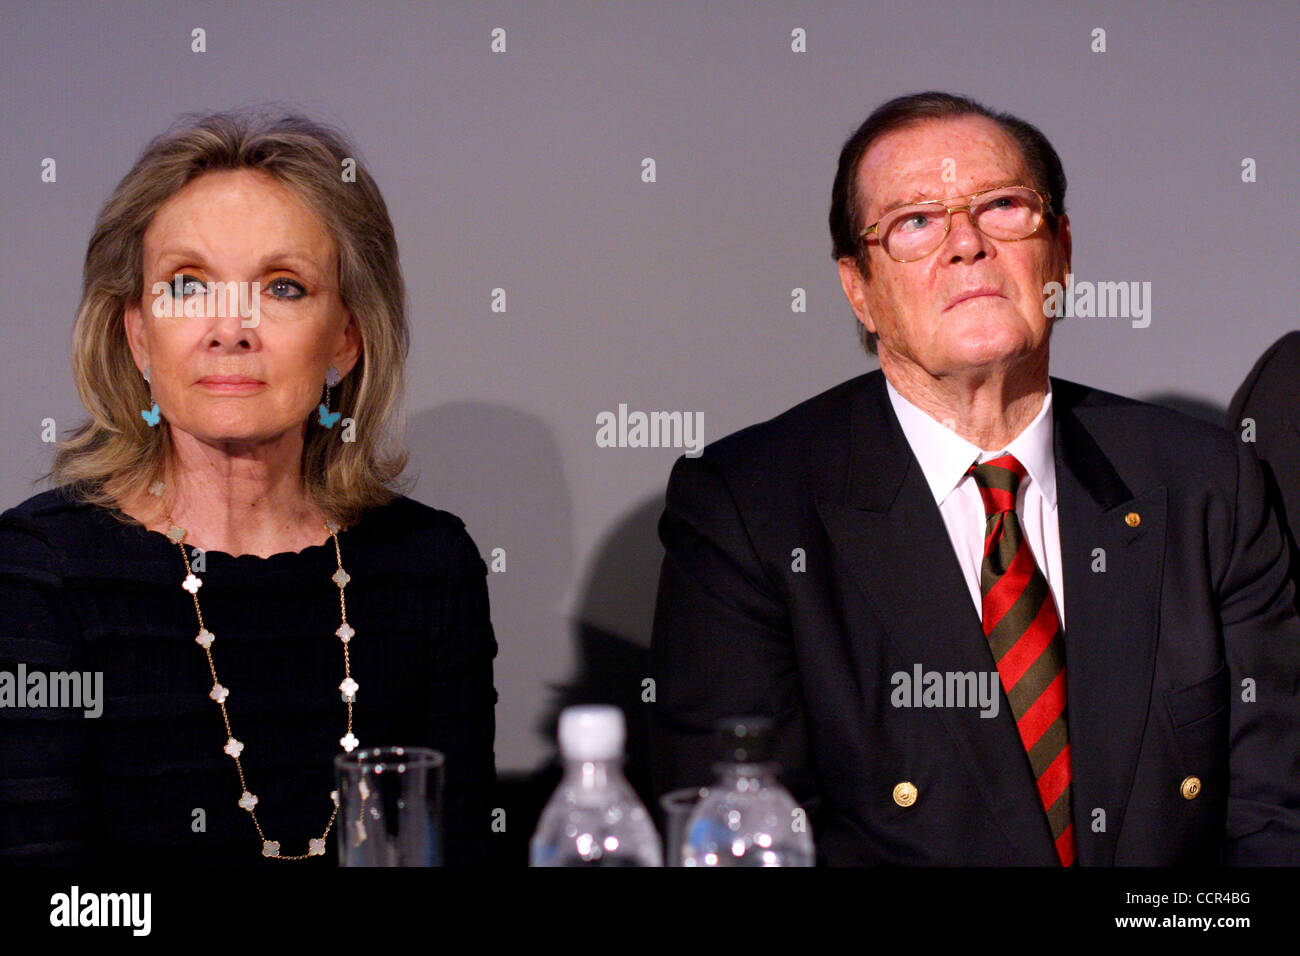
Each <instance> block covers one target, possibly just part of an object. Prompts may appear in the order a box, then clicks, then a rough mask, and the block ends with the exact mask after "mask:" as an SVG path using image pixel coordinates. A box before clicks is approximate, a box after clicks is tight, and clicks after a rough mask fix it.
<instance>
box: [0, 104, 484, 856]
mask: <svg viewBox="0 0 1300 956" xmlns="http://www.w3.org/2000/svg"><path fill="white" fill-rule="evenodd" d="M355 156H356V154H355V152H354V151H353V150H352V149H351V148H350V147H349V146H348V145H347V144H346V143H345V142H344V141H343V140H342V138H341V137H340V136H339V135H338V134H337V133H335V132H333V131H332V130H330V129H328V128H325V127H322V126H320V125H317V124H315V123H312V122H309V121H307V120H304V119H302V118H300V117H294V116H281V117H276V116H271V115H268V114H264V113H256V112H253V113H248V112H245V113H237V114H217V115H212V116H207V117H204V118H202V119H200V120H198V121H197V122H192V123H190V124H188V125H185V126H184V127H183V128H181V129H179V130H177V131H173V132H171V133H169V134H167V135H164V136H162V137H160V138H158V139H156V140H155V141H154V142H153V143H151V144H150V145H149V146H148V148H147V149H146V150H145V152H144V154H143V155H142V156H141V158H140V160H139V161H138V162H137V163H136V164H135V167H134V168H133V169H132V170H131V171H130V172H129V173H128V174H127V176H126V178H125V179H123V180H122V182H121V183H120V184H119V185H118V187H117V189H116V191H115V192H114V193H113V195H112V197H111V198H110V199H109V201H108V203H107V204H106V205H105V207H104V209H103V211H102V212H101V213H100V215H99V218H98V221H97V222H96V224H95V230H94V234H93V236H92V237H91V240H90V247H89V250H88V252H87V254H86V263H85V275H84V291H83V296H82V301H81V306H80V310H79V313H78V316H77V321H76V327H75V330H74V333H73V338H74V346H73V367H74V373H75V379H76V384H77V389H78V392H79V393H80V395H81V399H82V401H83V403H84V404H85V406H86V408H87V410H88V411H89V414H90V418H89V420H88V421H87V422H86V423H85V424H83V425H82V426H81V427H80V428H79V429H77V430H76V431H75V432H74V433H73V435H72V437H71V438H70V439H69V440H67V441H65V442H63V443H62V444H61V445H60V447H59V450H58V452H57V455H56V458H55V461H54V464H53V468H52V470H51V472H50V476H52V477H53V479H54V484H55V485H56V487H55V488H54V489H53V490H51V491H47V492H45V493H43V494H39V495H36V496H35V497H33V498H30V499H28V500H27V501H25V502H23V503H22V504H20V505H18V506H17V507H15V508H12V509H10V510H9V511H7V512H5V513H4V515H3V516H0V611H3V613H2V614H0V673H4V672H8V674H9V675H11V681H12V679H14V678H16V677H17V676H18V675H22V676H24V677H25V680H26V683H27V687H25V688H22V689H21V691H20V692H22V691H28V690H33V691H34V689H35V686H36V684H39V683H41V682H42V681H44V682H45V686H46V687H47V688H50V687H53V686H54V685H53V682H54V681H55V680H58V679H59V678H57V677H56V675H60V674H62V675H71V674H72V673H74V672H75V673H78V674H81V675H82V677H83V679H84V682H83V686H82V690H83V693H82V696H83V697H84V696H86V693H87V688H91V687H93V686H94V682H95V680H96V679H97V677H95V676H94V675H98V674H102V699H101V700H100V701H98V702H97V703H95V704H93V706H91V705H86V704H85V702H84V701H81V702H79V704H78V706H73V707H67V706H64V707H55V708H50V707H48V706H45V707H42V706H38V705H39V704H42V703H43V704H47V705H48V704H60V703H62V704H66V703H68V701H66V700H56V699H54V697H53V696H50V697H48V698H43V699H42V700H39V701H38V700H37V696H36V694H35V693H31V694H27V696H26V698H25V699H24V700H23V701H22V703H23V704H25V706H15V701H12V700H11V701H10V702H9V706H6V707H4V708H0V862H16V861H25V860H29V861H36V862H42V863H45V862H86V863H94V862H110V861H111V862H115V863H116V862H123V861H129V862H161V863H166V862H176V863H236V864H238V863H255V862H271V861H272V860H305V861H309V862H310V863H313V864H320V863H322V862H325V863H333V862H334V861H335V860H336V859H337V856H336V852H335V847H334V845H333V843H332V840H331V837H330V834H331V832H332V831H333V832H335V833H337V832H338V830H339V826H336V822H337V821H336V819H335V817H336V809H335V800H334V798H333V797H332V794H331V791H333V789H334V783H333V779H334V778H333V772H334V771H333V763H332V760H333V758H334V757H335V755H336V754H338V753H340V752H341V751H344V750H346V751H351V750H353V749H354V748H355V747H357V746H361V747H363V748H364V747H367V746H384V745H407V746H430V747H434V748H436V749H438V750H440V751H442V752H443V753H444V754H445V755H446V764H445V788H444V794H445V799H444V806H443V823H444V832H445V834H446V838H445V842H444V859H445V862H447V863H448V864H451V865H457V864H467V863H475V862H478V861H481V860H482V858H483V853H484V845H485V843H486V841H487V839H488V837H489V834H490V825H491V817H490V809H489V792H490V789H491V787H492V785H493V782H494V773H495V772H494V764H493V750H492V746H493V729H494V715H493V708H494V704H495V701H496V693H495V691H494V689H493V684H492V660H493V658H494V656H495V654H496V642H495V639H494V636H493V631H492V625H491V623H490V620H489V616H488V596H487V584H486V571H487V569H486V567H485V565H484V563H483V561H482V560H481V558H480V557H479V553H478V550H477V548H476V547H475V545H474V542H473V541H472V540H471V539H470V537H469V535H468V534H467V532H466V530H465V527H464V525H463V523H462V522H461V521H460V520H459V519H458V518H456V517H455V516H453V515H451V514H448V513H447V512H445V511H438V510H435V509H433V508H430V507H428V506H426V505H423V504H420V503H418V502H416V501H413V500H412V499H410V498H408V497H404V496H403V495H402V494H401V493H400V491H399V490H395V489H394V486H395V485H396V484H397V483H398V479H399V476H400V475H401V472H402V470H403V468H404V466H405V464H406V455H405V453H404V452H402V451H401V448H400V444H398V443H397V442H396V441H395V440H394V438H393V431H392V430H393V428H394V425H395V423H400V418H398V409H399V408H400V403H401V398H402V381H403V364H404V361H405V358H406V352H407V347H408V340H409V330H408V326H407V321H406V317H405V299H404V288H403V281H402V276H401V272H400V269H399V266H398V252H397V244H396V240H395V238H394V234H393V226H392V223H391V221H390V220H389V217H388V211H387V208H386V207H385V204H384V201H383V198H382V197H381V195H380V193H379V189H378V187H377V186H376V184H375V182H374V180H373V179H372V178H371V177H370V175H369V174H368V173H367V172H366V170H365V169H364V168H363V167H362V166H361V165H360V164H359V163H357V162H356V161H355ZM223 292H224V293H225V298H224V301H223V300H222V293H223ZM33 675H36V676H33ZM63 680H64V682H65V683H64V688H65V689H66V688H67V687H68V686H71V685H70V684H69V683H68V681H70V680H71V678H70V677H64V678H63ZM10 689H11V691H12V690H13V689H14V688H13V687H12V684H11V688H10ZM0 690H2V688H0ZM92 693H93V692H92ZM95 709H99V710H100V713H99V714H98V715H96V714H95V713H94V710H95ZM268 858H269V859H268Z"/></svg>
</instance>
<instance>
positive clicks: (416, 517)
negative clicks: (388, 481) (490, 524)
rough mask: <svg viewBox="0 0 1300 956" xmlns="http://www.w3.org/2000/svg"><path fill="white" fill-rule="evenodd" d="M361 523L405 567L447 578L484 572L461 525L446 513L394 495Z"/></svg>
mask: <svg viewBox="0 0 1300 956" xmlns="http://www.w3.org/2000/svg"><path fill="white" fill-rule="evenodd" d="M361 523H362V524H363V525H367V526H369V528H370V530H371V531H372V532H373V533H375V534H376V535H377V536H378V537H379V538H380V539H381V540H382V541H383V542H384V544H385V545H386V546H387V548H388V549H391V551H392V552H393V553H394V555H395V556H396V557H397V558H398V559H399V560H402V561H403V563H404V564H405V566H407V567H411V568H415V567H418V568H420V569H421V570H422V571H424V572H426V573H435V574H439V575H446V576H449V577H459V576H461V575H465V574H485V573H486V572H487V566H486V565H485V564H484V562H483V559H482V557H481V556H480V554H479V550H478V546H477V545H476V544H475V543H474V539H473V538H472V537H470V533H469V530H468V529H467V528H466V527H465V522H464V521H462V520H461V519H460V518H459V517H457V516H456V515H454V514H452V513H451V512H450V511H443V510H442V509H440V508H434V507H432V506H430V505H426V504H424V503H423V502H421V501H416V500H415V499H414V498H408V497H407V496H405V495H398V496H396V497H395V498H393V500H392V501H390V502H389V503H388V504H387V505H384V506H383V507H381V508H376V509H373V510H371V511H370V512H367V513H366V515H365V516H364V517H363V518H362V522H361Z"/></svg>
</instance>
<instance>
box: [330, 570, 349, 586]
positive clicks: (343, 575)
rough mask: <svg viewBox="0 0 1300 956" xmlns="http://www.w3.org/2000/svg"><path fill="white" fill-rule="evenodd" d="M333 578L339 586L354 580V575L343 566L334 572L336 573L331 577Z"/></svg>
mask: <svg viewBox="0 0 1300 956" xmlns="http://www.w3.org/2000/svg"><path fill="white" fill-rule="evenodd" d="M331 580H333V581H334V583H335V584H337V585H338V586H339V587H343V585H345V584H347V583H348V582H349V581H351V580H352V576H351V575H350V574H348V573H347V572H346V571H344V570H343V569H342V568H339V569H338V570H337V571H335V572H334V574H333V575H332V577H331Z"/></svg>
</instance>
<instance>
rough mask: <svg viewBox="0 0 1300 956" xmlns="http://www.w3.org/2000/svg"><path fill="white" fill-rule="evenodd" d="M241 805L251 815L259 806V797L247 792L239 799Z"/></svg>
mask: <svg viewBox="0 0 1300 956" xmlns="http://www.w3.org/2000/svg"><path fill="white" fill-rule="evenodd" d="M239 805H240V806H241V807H243V808H244V809H245V810H247V811H249V812H250V813H251V812H252V811H253V807H255V806H257V797H255V796H254V795H253V794H251V793H249V792H248V791H247V790H245V791H244V795H243V796H242V797H240V798H239Z"/></svg>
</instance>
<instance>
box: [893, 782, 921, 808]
mask: <svg viewBox="0 0 1300 956" xmlns="http://www.w3.org/2000/svg"><path fill="white" fill-rule="evenodd" d="M894 802H895V803H896V804H898V805H899V806H900V807H910V806H911V805H912V804H914V803H916V785H915V784H914V783H912V782H911V781H910V780H904V781H903V782H902V783H900V784H898V785H897V786H896V787H894Z"/></svg>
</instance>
